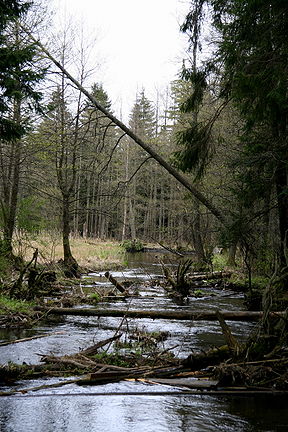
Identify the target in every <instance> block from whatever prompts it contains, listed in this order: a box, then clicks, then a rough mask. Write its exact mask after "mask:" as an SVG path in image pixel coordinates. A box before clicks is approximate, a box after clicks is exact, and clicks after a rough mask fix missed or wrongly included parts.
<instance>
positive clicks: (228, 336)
mask: <svg viewBox="0 0 288 432" xmlns="http://www.w3.org/2000/svg"><path fill="white" fill-rule="evenodd" d="M216 315H217V318H218V320H219V323H220V326H221V329H222V333H223V335H224V337H225V340H226V343H227V345H228V347H229V350H230V352H231V354H233V355H239V353H240V351H241V346H240V344H239V343H238V341H237V339H236V338H235V336H233V335H232V333H231V330H230V327H229V326H228V325H227V323H226V321H225V319H224V317H223V315H222V313H220V312H219V311H216Z"/></svg>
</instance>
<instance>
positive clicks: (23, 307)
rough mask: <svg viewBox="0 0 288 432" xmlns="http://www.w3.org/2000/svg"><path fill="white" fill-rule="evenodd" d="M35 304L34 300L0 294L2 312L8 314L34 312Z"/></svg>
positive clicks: (0, 311)
mask: <svg viewBox="0 0 288 432" xmlns="http://www.w3.org/2000/svg"><path fill="white" fill-rule="evenodd" d="M34 306H35V303H34V302H27V301H22V300H14V299H11V298H9V297H7V296H4V295H0V314H2V315H6V314H7V313H11V312H12V313H15V314H16V313H23V314H27V315H29V314H30V313H31V314H32V313H33V311H32V308H33V307H34Z"/></svg>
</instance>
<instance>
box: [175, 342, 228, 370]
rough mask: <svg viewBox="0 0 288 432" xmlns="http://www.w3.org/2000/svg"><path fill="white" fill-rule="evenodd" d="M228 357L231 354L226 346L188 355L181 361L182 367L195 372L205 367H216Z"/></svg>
mask: <svg viewBox="0 0 288 432" xmlns="http://www.w3.org/2000/svg"><path fill="white" fill-rule="evenodd" d="M230 356H231V353H230V349H229V347H228V345H223V346H221V347H219V348H211V349H210V350H208V351H203V352H197V353H195V354H194V353H193V354H190V355H189V356H188V357H186V359H184V360H183V361H182V366H183V367H184V368H189V369H191V370H194V371H197V370H200V369H204V368H206V367H207V366H214V365H218V364H219V363H221V362H223V361H224V360H227V359H228V358H229V357H230Z"/></svg>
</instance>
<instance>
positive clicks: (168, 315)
mask: <svg viewBox="0 0 288 432" xmlns="http://www.w3.org/2000/svg"><path fill="white" fill-rule="evenodd" d="M34 309H35V310H36V311H42V312H46V313H47V314H54V315H78V316H97V317H101V316H109V317H124V316H125V317H128V318H151V319H175V320H192V321H217V320H218V317H217V313H216V312H215V311H202V310H194V311H191V312H190V311H173V310H170V311H169V310H158V311H157V310H119V309H97V308H56V307H55V308H49V307H43V306H37V307H35V308H34ZM220 312H221V315H222V316H223V318H224V319H225V320H228V321H258V320H259V319H261V318H262V316H263V312H261V311H220ZM269 315H270V317H271V318H284V316H285V312H270V314H269Z"/></svg>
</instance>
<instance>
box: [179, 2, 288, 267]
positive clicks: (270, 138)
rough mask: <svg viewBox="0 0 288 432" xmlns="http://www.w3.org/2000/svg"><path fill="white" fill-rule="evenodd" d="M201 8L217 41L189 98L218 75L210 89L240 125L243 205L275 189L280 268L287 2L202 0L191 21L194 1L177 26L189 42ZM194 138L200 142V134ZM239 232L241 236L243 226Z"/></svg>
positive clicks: (285, 203) (286, 219) (285, 210)
mask: <svg viewBox="0 0 288 432" xmlns="http://www.w3.org/2000/svg"><path fill="white" fill-rule="evenodd" d="M205 4H206V5H208V6H209V8H210V9H209V13H210V16H211V18H212V25H213V26H214V28H215V30H216V31H217V33H218V36H217V42H215V41H214V42H215V51H214V56H213V57H212V58H210V59H209V61H207V62H206V63H205V64H204V67H203V68H202V69H201V70H198V71H197V73H196V74H195V75H194V76H193V77H192V79H193V82H194V84H195V86H196V92H195V93H194V95H195V96H197V95H200V96H202V95H203V89H204V88H205V86H207V80H208V77H211V76H214V77H215V76H218V78H219V82H218V84H219V85H218V88H216V87H215V89H216V91H217V92H218V95H219V97H220V98H222V100H226V101H228V100H230V101H232V102H233V103H234V106H235V107H236V108H237V109H238V110H239V113H240V115H241V118H242V124H243V127H242V130H241V142H242V145H243V148H242V151H243V155H242V156H243V157H242V161H239V162H238V164H239V163H241V162H242V173H241V184H242V197H243V198H244V197H246V202H245V199H244V204H246V206H247V207H248V206H249V205H251V199H252V200H253V201H254V202H256V201H257V200H259V198H261V199H264V196H265V193H266V190H267V185H268V184H270V185H273V187H274V188H275V192H276V197H277V206H278V226H279V245H280V261H281V263H282V266H283V267H285V266H286V264H287V263H286V258H285V251H286V249H287V246H288V243H287V242H288V236H287V231H288V195H287V190H288V189H287V162H288V153H287V115H288V110H287V106H288V103H287V102H288V100H287V94H288V92H287V85H288V84H287V66H288V43H287V38H286V36H285V31H284V29H285V28H287V25H288V8H287V2H286V1H284V0H272V1H271V2H269V3H268V4H267V2H266V1H265V0H256V1H255V0H247V1H245V2H242V1H241V2H240V1H238V0H229V1H226V0H225V1H224V0H207V1H205V2H204V1H203V2H201V8H200V9H198V13H197V14H196V16H195V14H194V12H195V11H196V10H197V6H198V5H199V2H198V1H193V2H192V3H191V11H190V13H189V14H188V15H187V18H186V21H185V23H184V25H183V30H184V31H187V32H189V34H190V37H191V38H192V37H193V34H194V33H193V30H194V29H195V26H198V28H199V23H200V22H201V20H202V18H203V11H204V9H203V8H204V6H205ZM196 99H197V97H196ZM200 138H201V139H203V138H205V136H204V134H203V133H202V134H201V136H200ZM204 143H205V142H204ZM192 154H193V152H192ZM194 155H195V153H194ZM243 188H244V189H245V190H246V192H244V191H243ZM249 200H250V201H249ZM239 226H240V225H239V223H238V227H239ZM242 228H243V229H244V231H245V228H244V225H243V223H242Z"/></svg>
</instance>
